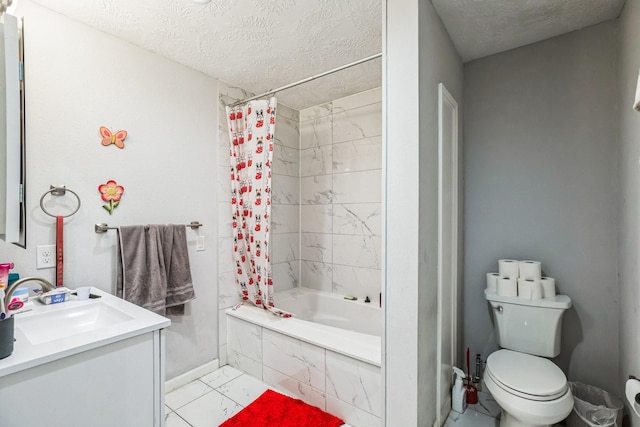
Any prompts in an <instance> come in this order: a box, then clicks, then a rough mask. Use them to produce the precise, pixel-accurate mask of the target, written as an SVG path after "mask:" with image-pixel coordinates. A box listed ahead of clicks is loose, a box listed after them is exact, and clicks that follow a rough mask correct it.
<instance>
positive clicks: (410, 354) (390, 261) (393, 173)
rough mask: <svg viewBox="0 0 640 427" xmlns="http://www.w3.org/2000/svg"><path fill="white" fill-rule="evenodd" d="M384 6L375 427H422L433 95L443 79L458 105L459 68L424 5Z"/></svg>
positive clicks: (429, 403)
mask: <svg viewBox="0 0 640 427" xmlns="http://www.w3.org/2000/svg"><path fill="white" fill-rule="evenodd" d="M385 7H386V28H385V31H386V33H385V39H384V46H383V50H384V51H385V53H386V55H385V61H386V62H385V64H384V72H385V74H384V78H385V80H386V81H385V83H384V84H383V90H384V91H385V93H384V94H383V99H384V100H385V101H384V102H383V104H384V105H383V117H386V126H385V128H384V130H383V135H384V137H383V148H384V151H385V158H384V160H383V164H386V171H385V175H384V177H383V179H384V183H385V184H384V191H385V197H386V200H387V203H386V208H385V209H386V212H385V213H384V214H383V215H384V216H385V221H384V222H385V224H386V229H385V231H384V233H383V234H384V235H385V236H386V241H385V243H386V244H385V245H383V248H384V250H385V259H386V267H385V268H386V270H385V273H384V274H385V289H384V290H383V294H384V302H383V304H384V305H385V307H386V310H385V325H386V326H385V327H386V331H385V341H384V343H383V346H384V349H383V355H384V358H385V359H384V364H383V365H384V368H383V369H384V377H383V378H384V379H383V381H384V386H385V387H384V390H385V403H386V414H385V420H386V425H387V426H430V425H433V421H434V419H435V414H436V404H435V402H436V398H435V396H436V370H437V366H436V325H437V305H436V304H437V295H436V290H437V280H436V277H437V270H436V262H437V242H438V239H437V202H435V201H437V178H438V176H437V174H438V168H437V147H438V110H437V105H438V96H437V93H438V92H437V90H438V83H440V82H443V83H444V84H445V85H446V87H447V88H448V89H449V91H450V92H451V94H452V95H453V96H454V97H455V98H456V100H457V101H458V102H459V104H461V101H462V71H463V68H462V62H461V60H460V58H459V56H458V54H457V53H456V51H455V48H454V47H453V44H452V43H451V40H450V39H449V36H448V34H447V32H446V31H445V29H444V27H443V25H442V23H441V22H440V19H439V17H438V16H437V14H436V12H435V10H434V8H433V6H432V4H431V2H430V1H422V0H394V1H387V2H386V6H385ZM383 169H384V168H383Z"/></svg>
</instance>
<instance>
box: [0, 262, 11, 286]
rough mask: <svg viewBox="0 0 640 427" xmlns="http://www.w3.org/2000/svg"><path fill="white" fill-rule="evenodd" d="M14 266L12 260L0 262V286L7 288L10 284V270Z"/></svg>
mask: <svg viewBox="0 0 640 427" xmlns="http://www.w3.org/2000/svg"><path fill="white" fill-rule="evenodd" d="M12 268H13V263H12V262H5V263H3V264H0V288H2V289H6V288H7V286H9V270H11V269H12Z"/></svg>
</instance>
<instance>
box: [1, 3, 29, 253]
mask: <svg viewBox="0 0 640 427" xmlns="http://www.w3.org/2000/svg"><path fill="white" fill-rule="evenodd" d="M0 39H1V41H0V164H2V165H4V167H3V168H2V170H0V238H2V239H3V240H4V241H6V242H8V243H9V242H10V243H15V244H17V245H19V246H22V247H26V207H25V164H26V159H25V138H24V79H23V76H24V73H23V49H22V47H23V46H22V42H23V37H22V20H18V18H16V17H15V16H12V15H9V14H6V13H5V14H3V15H2V18H1V19H0Z"/></svg>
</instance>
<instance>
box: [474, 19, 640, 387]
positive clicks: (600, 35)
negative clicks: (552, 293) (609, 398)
mask: <svg viewBox="0 0 640 427" xmlns="http://www.w3.org/2000/svg"><path fill="white" fill-rule="evenodd" d="M616 31H617V22H615V21H610V22H608V23H604V24H600V25H597V26H593V27H590V28H587V29H584V30H582V31H577V32H573V33H569V34H566V35H563V36H560V37H556V38H553V39H550V40H546V41H543V42H540V43H536V44H533V45H530V46H526V47H523V48H520V49H515V50H512V51H509V52H505V53H502V54H498V55H494V56H491V57H487V58H484V59H480V60H476V61H472V62H469V63H467V64H465V69H464V71H465V79H464V83H465V106H464V111H465V121H464V131H465V152H466V154H465V167H464V174H465V180H466V184H465V203H466V208H465V234H466V237H465V273H464V277H465V279H464V341H463V343H462V344H463V345H464V346H465V348H466V346H467V345H468V346H470V347H471V351H472V353H482V355H483V357H485V358H486V357H487V356H488V355H489V354H490V353H491V352H492V351H494V350H495V349H497V345H496V343H495V337H494V336H493V327H492V323H491V318H490V312H489V310H488V304H487V303H486V302H485V300H484V297H483V290H484V287H485V283H486V279H485V273H487V272H493V271H497V260H498V259H499V258H515V259H534V260H539V261H541V262H542V266H543V270H544V272H545V273H546V274H547V275H549V276H551V277H555V278H556V281H557V282H556V283H557V287H558V289H559V291H560V293H562V294H566V295H569V296H570V297H571V299H572V301H573V308H572V309H570V310H569V311H567V312H566V314H565V318H564V323H563V336H562V338H563V340H562V352H561V354H560V356H558V358H557V359H556V363H558V365H559V366H560V367H561V368H562V369H563V370H564V371H565V373H567V376H568V378H569V380H579V381H582V382H585V383H588V384H593V385H596V386H598V387H601V388H604V389H606V390H610V391H612V392H616V393H617V392H618V391H619V390H618V382H617V378H618V323H619V322H618V316H617V315H616V314H615V313H617V312H618V308H619V306H618V279H617V254H618V248H617V243H616V233H617V206H616V202H617V195H616V189H617V172H616V166H617V159H618V148H617V145H618V144H617V137H618V133H617V128H618V126H617V116H616V113H615V109H616V103H617V97H616V60H617V56H616V43H617V39H616V37H617V36H616ZM629 103H630V102H629ZM636 167H637V166H636ZM634 176H636V177H637V175H634ZM636 200H637V198H636ZM636 254H637V253H636ZM634 261H635V260H634ZM634 325H637V322H634ZM638 373H639V374H640V372H638Z"/></svg>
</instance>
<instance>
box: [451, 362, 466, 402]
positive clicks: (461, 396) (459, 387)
mask: <svg viewBox="0 0 640 427" xmlns="http://www.w3.org/2000/svg"><path fill="white" fill-rule="evenodd" d="M453 372H454V373H455V374H456V380H455V383H454V384H453V389H452V391H451V409H453V410H454V411H456V412H458V413H460V414H462V413H464V411H465V410H466V409H467V390H466V387H465V386H464V379H465V375H464V372H462V369H460V368H458V367H456V366H454V367H453Z"/></svg>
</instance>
